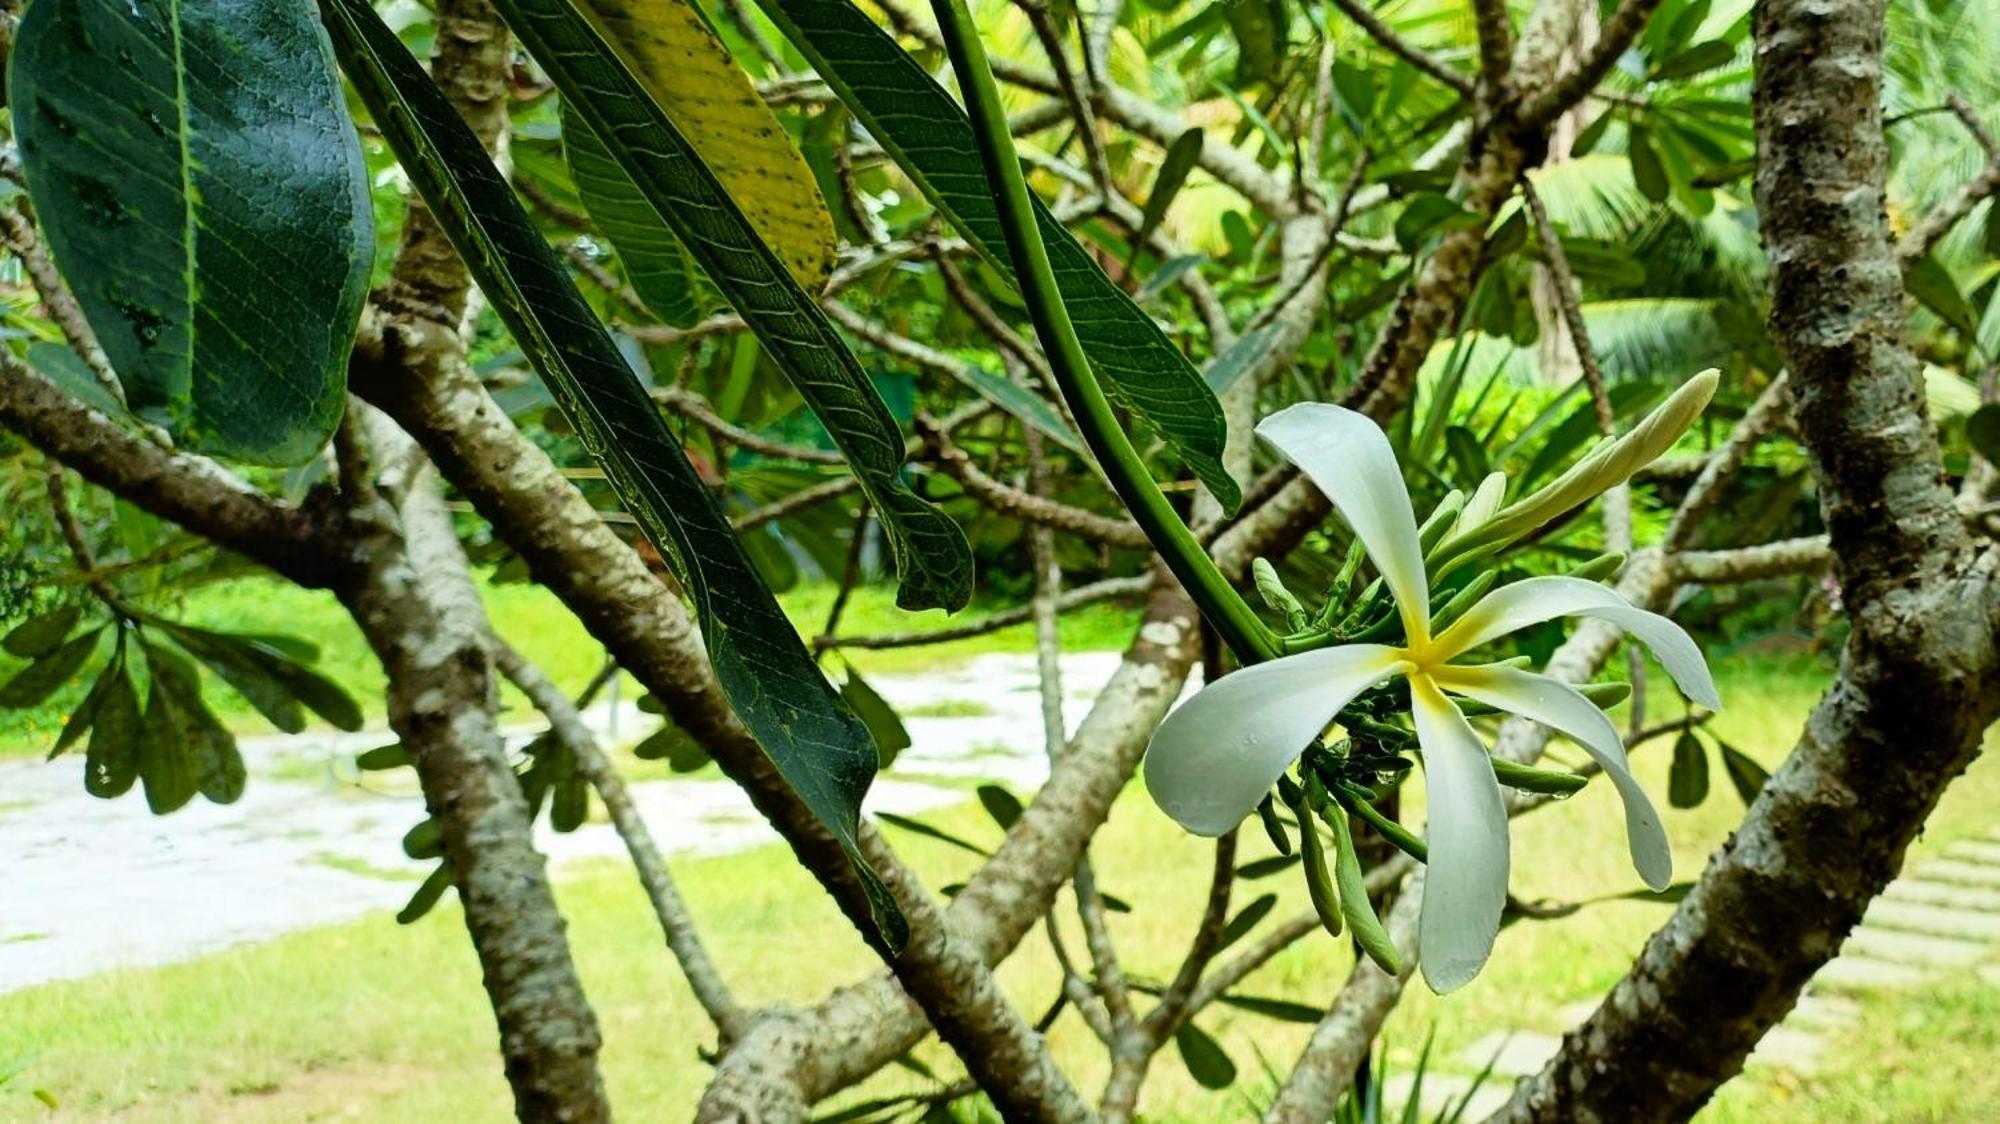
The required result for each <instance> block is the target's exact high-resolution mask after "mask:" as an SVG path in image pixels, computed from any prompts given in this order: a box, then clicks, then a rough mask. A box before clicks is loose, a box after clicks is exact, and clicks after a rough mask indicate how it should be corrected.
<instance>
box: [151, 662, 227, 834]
mask: <svg viewBox="0 0 2000 1124" xmlns="http://www.w3.org/2000/svg"><path fill="white" fill-rule="evenodd" d="M146 660H147V663H148V664H149V666H150V667H151V669H152V674H153V685H154V691H153V696H152V697H153V700H154V704H153V705H149V706H148V707H147V708H146V724H147V728H148V729H149V730H158V729H159V728H160V727H161V726H162V725H171V726H172V727H173V730H174V741H175V742H176V743H177V744H178V745H179V747H180V750H181V754H182V757H183V759H184V760H185V761H186V762H187V764H188V767H189V768H190V769H191V770H192V771H193V774H194V783H195V790H196V791H198V792H200V793H201V794H202V795H203V796H205V797H207V798H208V799H209V800H211V801H213V802H214V803H217V804H230V803H234V802H235V801H236V799H237V798H238V797H240V796H242V795H243V784H244V781H245V779H246V774H245V772H244V768H243V755H242V754H241V753H239V752H237V749H236V738H235V735H233V734H231V733H230V732H229V731H228V730H227V729H225V728H224V727H223V725H222V723H221V722H218V721H217V720H216V718H215V715H214V714H213V713H212V712H210V711H209V709H208V705H207V704H206V703H204V702H203V701H202V697H201V679H200V677H199V676H198V675H196V673H195V669H194V665H192V664H190V663H188V662H187V661H186V660H184V659H182V658H181V657H180V656H179V655H178V654H176V653H174V652H170V651H167V650H166V649H164V648H159V647H152V646H149V647H148V648H147V649H146ZM149 791H150V790H149Z"/></svg>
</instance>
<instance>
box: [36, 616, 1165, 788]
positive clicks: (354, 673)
mask: <svg viewBox="0 0 2000 1124" xmlns="http://www.w3.org/2000/svg"><path fill="white" fill-rule="evenodd" d="M482 591H483V593H484V595H485V599H486V608H487V612H488V614H489V615H490V616H491V617H492V620H493V624H494V627H495V628H497V629H498V630H499V631H500V634H501V635H503V636H505V637H507V639H508V640H509V641H511V642H512V643H513V644H514V645H515V646H516V647H518V648H519V649H520V650H521V651H522V652H523V653H524V654H525V655H527V657H528V658H529V659H531V660H534V661H535V662H536V663H538V664H540V665H541V667H542V668H543V670H545V671H547V672H548V673H549V674H550V675H551V676H553V677H554V679H555V681H556V682H557V683H559V684H561V685H562V686H563V687H564V688H565V689H567V690H570V691H572V692H574V691H578V690H581V689H582V688H583V686H584V684H585V683H587V682H589V680H590V677H591V676H592V675H593V674H595V673H596V672H597V670H598V668H599V667H600V666H601V665H602V663H603V659H604V649H603V648H601V647H599V646H598V645H597V643H596V642H595V641H593V640H592V639H591V638H590V636H589V634H587V633H586V632H584V630H583V626H582V625H580V624H578V623H577V621H576V618H575V617H573V616H571V615H570V613H569V611H568V610H567V609H565V608H564V607H563V605H562V603H561V602H560V601H558V600H557V599H556V597H555V595H554V594H551V593H550V592H548V591H547V590H545V589H543V588H541V587H540V586H536V585H526V584H520V583H508V584H495V583H490V582H489V583H486V584H484V585H483V586H482ZM833 594H834V591H833V587H832V586H830V585H826V584H823V583H822V584H809V585H802V586H799V587H798V588H796V589H794V590H792V591H791V592H789V593H787V594H785V595H784V596H783V598H782V602H783V604H784V608H785V611H786V613H787V614H788V615H790V617H791V618H792V621H793V623H794V624H796V625H797V626H798V628H799V631H800V633H801V634H802V635H807V636H812V635H817V634H818V633H819V631H820V629H821V628H822V627H823V626H824V625H825V623H826V616H827V611H828V610H829V609H830V608H831V607H832V604H833ZM989 611H991V610H990V609H989V608H988V607H986V606H982V605H975V606H973V607H972V608H970V609H968V610H967V611H966V612H965V613H962V614H960V616H959V617H956V618H947V617H946V616H945V615H944V614H943V613H938V612H927V613H905V612H903V611H901V610H899V609H897V608H896V604H895V591H894V590H893V589H892V588H890V587H888V586H864V587H862V588H859V589H857V590H855V591H854V595H853V596H852V597H851V598H850V599H849V601H848V605H847V608H846V610H845V611H844V612H843V614H842V617H841V621H842V623H841V632H842V634H843V635H845V634H856V633H867V634H876V633H901V632H914V631H930V630H934V629H938V628H943V627H946V626H948V625H953V624H956V623H958V621H959V620H960V619H965V620H977V619H978V618H979V617H980V616H981V615H983V614H984V613H986V612H989ZM179 616H180V619H184V620H186V621H187V622H188V623H189V624H194V625H199V626H201V627H204V628H211V629H216V630H219V631H224V632H275V633H281V634H289V635H294V636H298V637H300V638H302V639H306V640H310V641H311V642H313V643H314V644H316V645H318V646H319V649H320V659H319V664H318V667H319V669H320V670H321V671H323V672H325V673H326V674H327V675H329V676H331V677H332V678H333V679H334V680H335V681H337V682H339V683H340V684H341V685H342V686H344V687H346V688H347V690H348V692H349V693H350V694H352V695H353V696H354V697H355V699H357V700H358V701H359V702H360V703H361V705H362V708H363V709H364V710H365V711H366V712H367V713H368V714H369V715H370V716H371V717H372V719H373V721H374V722H376V723H377V724H379V723H380V722H381V721H382V714H383V702H382V688H383V677H382V667H381V665H380V664H379V663H377V662H376V660H375V656H374V653H372V652H370V651H369V650H368V645H367V643H366V642H365V641H364V640H362V638H361V632H360V630H359V629H357V628H356V627H355V625H354V621H353V620H352V619H351V618H349V617H348V615H347V614H346V612H344V611H343V610H342V609H341V607H340V605H339V604H338V603H337V602H336V601H335V600H334V598H333V595H332V594H330V593H327V592H324V591H320V590H308V589H301V588H299V587H298V586H295V585H292V584H290V583H287V582H282V581H278V580H276V579H273V578H246V579H243V580H241V581H234V582H223V583H217V584H214V585H209V586H203V587H201V588H199V589H196V590H193V591H191V592H190V593H189V594H188V597H187V601H186V606H185V609H184V610H183V612H182V613H181V614H180V615H179ZM1134 620H1136V613H1135V610H1134V609H1133V608H1131V607H1130V606H1126V605H1116V604H1104V603H1100V604H1097V605H1090V606H1086V607H1084V608H1082V609H1079V610H1077V611H1076V612H1074V613H1070V614H1067V615H1065V617H1064V619H1063V637H1064V643H1065V645H1066V646H1067V647H1068V648H1069V649H1070V650H1072V651H1080V650H1087V649H1089V650H1094V649H1102V648H1117V647H1122V646H1123V645H1124V643H1125V641H1126V639H1127V638H1128V637H1129V636H1130V635H1131V633H1132V627H1133V622H1134ZM106 650H107V651H108V649H106ZM1033 650H1034V630H1033V628H1032V626H1030V625H1027V624H1021V625H1017V626H1015V627H1012V628H1007V629H1003V630H1001V631H999V632H993V633H988V634H987V635H984V636H976V637H970V638H968V639H964V640H955V641H952V642H950V643H946V644H939V645H936V646H930V647H924V648H890V649H883V650H880V651H865V650H857V651H855V652H853V653H851V654H850V655H848V656H847V657H846V658H847V659H848V660H850V662H852V663H853V665H854V666H855V667H857V668H860V669H861V670H862V671H865V672H897V671H915V670H922V669H928V668H935V667H937V666H938V665H939V664H940V663H944V662H950V661H956V660H964V659H970V658H972V657H973V656H977V655H981V654H983V653H986V652H1029V651H1033ZM99 662H102V657H101V656H100V660H99ZM21 665H22V661H20V660H17V659H14V658H13V657H11V656H8V655H7V654H5V653H3V652H0V682H4V681H5V680H6V679H8V678H9V677H11V676H12V675H13V674H14V672H15V671H16V670H18V669H19V668H20V667H21ZM203 674H204V688H203V690H204V696H205V697H206V698H207V700H208V702H209V705H210V706H211V707H212V708H214V710H215V712H216V713H217V715H219V716H220V717H221V718H222V719H223V721H224V722H226V723H228V724H229V725H230V727H231V728H232V729H235V730H236V731H238V732H239V733H243V734H265V733H273V732H275V731H274V730H273V728H272V727H271V725H270V724H269V723H268V722H265V721H264V720H263V718H261V717H260V716H259V715H258V714H257V713H256V711H254V710H252V709H251V708H250V706H249V704H248V703H246V702H244V701H243V700H242V699H241V698H240V697H238V696H237V695H236V694H235V692H233V691H231V690H230V689H229V688H228V687H227V686H225V685H223V684H221V683H220V682H218V681H216V680H215V679H214V677H212V676H208V675H207V673H206V672H205V671H204V673H203ZM94 676H95V665H93V667H92V669H91V673H90V674H88V675H85V676H81V677H79V678H78V679H77V681H75V682H73V683H71V684H70V685H69V686H67V687H65V688H63V689H61V690H59V691H57V692H56V694H55V695H54V696H53V697H51V698H50V699H49V700H48V701H47V702H46V703H44V704H42V705H41V706H37V707H34V708H32V709H29V710H19V711H0V757H7V756H22V755H26V754H31V753H45V752H47V750H48V747H49V746H50V745H51V744H53V743H54V741H55V737H56V735H57V733H59V732H60V731H61V729H62V724H63V722H64V721H65V720H66V719H67V718H68V716H69V712H70V711H71V710H72V709H73V708H74V707H75V706H76V704H77V703H78V702H79V701H81V700H82V698H83V696H84V694H85V692H86V691H87V690H88V689H89V685H90V683H91V682H92V680H93V679H94ZM503 703H504V704H505V705H506V706H507V707H508V708H509V709H510V710H513V711H517V712H518V711H519V710H521V709H522V708H523V707H524V706H525V700H523V699H521V698H520V697H519V696H518V695H516V694H515V693H514V692H513V689H512V688H511V687H509V688H507V689H506V691H505V693H504V695H503Z"/></svg>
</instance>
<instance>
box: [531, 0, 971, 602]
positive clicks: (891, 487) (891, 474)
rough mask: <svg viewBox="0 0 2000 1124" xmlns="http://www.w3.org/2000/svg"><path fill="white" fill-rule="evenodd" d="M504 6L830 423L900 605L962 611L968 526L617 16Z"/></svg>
mask: <svg viewBox="0 0 2000 1124" xmlns="http://www.w3.org/2000/svg"><path fill="white" fill-rule="evenodd" d="M594 2H596V3H602V4H608V3H609V0H594ZM496 7H497V8H498V9H499V10H500V13H501V14H502V15H503V16H505V17H506V18H507V22H508V23H509V24H510V25H511V26H512V27H513V29H514V33H515V35H516V36H517V37H518V38H519V39H520V40H521V42H522V43H523V45H525V46H526V47H528V49H529V51H530V53H532V54H533V55H534V56H535V58H536V60H537V61H539V62H540V63H541V64H542V66H543V67H544V68H545V69H546V70H547V71H548V74H549V77H550V78H551V79H552V80H553V81H554V82H555V84H556V87H557V88H558V89H559V90H560V91H561V92H562V94H563V97H564V99H565V100H566V102H567V104H568V105H569V106H570V108H572V109H574V110H575V111H576V114H577V116H578V117H579V118H580V119H582V120H584V121H586V122H588V123H589V125H590V127H591V130H592V131H593V132H595V133H596V134H597V136H598V138H599V139H600V140H602V141H604V144H605V148H606V149H607V150H608V151H609V152H610V153H611V155H612V156H613V157H614V158H616V160H617V162H618V164H619V166H620V167H622V168H623V169H624V170H625V172H626V174H627V175H629V176H630V177H631V178H632V181H633V182H634V183H635V184H637V185H638V189H639V193H640V194H641V195H642V196H644V197H645V199H646V201H647V202H648V203H650V204H651V205H652V207H653V210H654V211H655V212H656V213H657V214H658V216H659V218H660V219H661V220H662V221H664V222H666V223H667V224H668V225H670V226H671V227H672V228H673V230H674V232H675V234H677V235H678V236H679V238H680V242H681V245H682V246H684V247H686V249H687V251H688V253H689V254H690V255H691V256H692V257H693V258H694V260H695V261H696V262H698V263H700V265H701V267H702V271H703V272H704V273H705V274H707V276H708V278H709V280H710V281H712V282H713V283H714V284H715V286H716V288H718V289H719V290H721V292H722V294H723V296H724V297H725V298H727V299H728V301H729V302H730V304H731V305H733V306H735V308H736V311H737V312H738V313H739V314H741V315H742V317H743V319H744V321H745V323H747V324H748V325H749V327H750V329H751V331H752V332H753V333H754V334H755V336H756V339H757V342H758V343H759V344H760V345H762V347H763V350H764V351H765V353H766V354H768V355H769V356H770V357H771V359H772V361H773V362H774V363H775V364H776V365H777V367H778V368H779V370H781V371H783V372H784V374H785V377H786V378H788V379H790V380H791V382H792V385H793V386H794V387H795V388H797V390H798V391H799V393H800V395H801V396H803V397H804V398H805V400H806V404H807V405H809V406H810V407H811V408H812V410H813V413H815V414H817V415H818V416H819V419H820V421H821V422H822V423H824V424H825V426H826V428H827V431H828V432H829V433H830V434H832V436H833V439H834V442H835V444H837V445H839V446H840V451H841V453H842V454H843V455H844V456H845V457H846V458H847V462H848V466H849V467H850V468H851V469H852V470H853V472H854V475H855V478H856V480H858V481H859V482H860V484H861V489H862V492H863V493H864V494H866V495H867V497H868V500H869V503H870V505H871V506H872V507H873V508H874V510H875V513H876V515H877V517H878V518H879V519H880V521H881V526H882V529H883V532H884V534H885V535H886V537H887V538H888V540H889V547H890V552H891V553H892V554H893V555H894V556H895V559H896V570H897V574H898V576H899V579H900V588H899V589H898V591H897V604H898V605H900V606H901V607H903V608H905V609H932V608H943V609H949V610H957V609H960V608H963V607H964V606H965V603H966V602H967V600H968V599H970V597H971V596H972V554H971V550H970V548H969V547H968V546H967V545H966V541H965V534H964V532H962V531H960V530H959V528H958V525H957V524H956V523H954V522H952V521H951V519H950V518H949V517H948V516H946V515H945V514H944V513H943V512H942V511H939V510H938V509H937V508H936V507H933V506H932V505H931V504H929V503H927V502H926V501H924V500H923V499H921V498H920V497H918V495H917V494H916V492H915V491H913V490H912V489H911V488H910V485H909V483H908V482H907V481H906V480H905V479H904V478H903V476H902V472H903V434H902V432H901V430H900V429H898V428H897V425H896V420H895V418H893V417H891V416H890V414H889V408H888V407H887V406H885V405H883V403H882V397H881V395H880V394H878V393H876V390H875V386H874V384H873V383H872V382H871V381H870V380H869V378H868V375H867V373H866V372H864V371H863V370H862V369H861V365H860V364H859V363H858V362H856V361H855V358H854V355H853V353H851V352H850V351H848V350H847V346H846V345H845V344H844V343H843V342H842V341H841V339H840V336H839V335H838V334H837V333H836V332H835V331H834V329H833V326H832V324H830V323H828V321H827V318H826V313H825V311H824V310H822V309H821V308H820V306H819V304H818V303H817V301H815V300H814V299H813V297H812V296H810V295H808V294H807V293H806V292H805V291H803V290H802V289H800V288H799V286H798V285H797V284H795V283H794V282H793V279H792V277H791V276H790V275H789V274H788V273H787V272H786V268H785V265H784V263H783V262H781V261H780V260H779V258H778V257H777V255H776V253H775V252H774V251H773V250H772V248H771V247H769V246H767V245H765V244H764V242H763V241H762V240H761V239H760V237H759V235H758V233H757V231H756V230H755V229H754V227H753V226H752V224H751V223H750V222H749V221H748V220H747V219H746V218H745V217H744V215H743V213H742V211H741V210H739V209H738V207H737V205H736V202H735V201H734V200H732V199H731V198H730V196H729V194H728V192H727V191H726V190H725V189H724V186H723V184H722V182H721V181H720V180H718V178H717V176H716V173H715V172H714V171H713V170H711V169H710V168H709V167H708V166H707V165H706V164H704V163H703V161H702V159H701V157H700V155H699V154H698V153H697V150H696V148H695V146H694V145H693V144H692V143H691V142H690V141H689V139H688V138H687V136H686V135H685V134H683V133H682V132H681V131H680V129H679V128H678V127H677V126H676V125H675V124H674V122H673V121H672V120H671V119H670V118H669V117H668V115H667V114H666V113H665V112H664V111H662V109H661V108H660V106H659V105H657V104H656V103H655V102H654V101H653V100H652V99H651V98H650V97H649V96H648V91H647V89H646V88H645V86H644V85H643V84H642V83H641V82H640V81H639V79H638V78H637V77H635V75H634V74H633V73H632V71H630V70H628V69H627V68H626V66H625V65H624V64H623V63H622V62H621V61H620V57H619V56H618V55H617V54H616V53H615V52H614V51H613V49H612V47H611V46H610V45H609V43H608V42H607V38H606V35H607V33H606V31H605V25H601V24H600V25H593V24H592V23H591V22H590V21H589V20H587V19H586V18H585V17H584V16H583V15H581V14H580V13H579V11H578V9H576V8H574V7H572V6H571V4H570V3H569V2H568V0H500V3H498V4H497V5H496ZM601 14H602V13H601V11H600V15H601ZM615 26H623V25H615ZM631 34H632V35H635V36H636V35H641V34H643V33H642V32H640V31H639V30H637V29H636V28H633V29H632V30H631Z"/></svg>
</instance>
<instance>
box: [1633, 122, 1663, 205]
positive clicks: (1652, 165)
mask: <svg viewBox="0 0 2000 1124" xmlns="http://www.w3.org/2000/svg"><path fill="white" fill-rule="evenodd" d="M1627 138H1628V141H1627V143H1628V145H1629V147H1630V148H1631V152H1630V153H1629V155H1630V157H1631V160H1632V185H1633V186H1634V187H1637V188H1638V189H1639V194H1641V195H1643V196H1645V197H1646V198H1647V199H1649V200H1651V201H1653V202H1655V203H1664V202H1666V201H1667V191H1668V184H1667V169H1666V166H1665V165H1664V164H1661V163H1660V153H1659V150H1658V149H1656V148H1654V147H1653V134H1652V132H1651V131H1650V130H1648V129H1647V128H1646V127H1645V126H1643V125H1634V126H1632V128H1631V130H1630V131H1629V132H1628V133H1627Z"/></svg>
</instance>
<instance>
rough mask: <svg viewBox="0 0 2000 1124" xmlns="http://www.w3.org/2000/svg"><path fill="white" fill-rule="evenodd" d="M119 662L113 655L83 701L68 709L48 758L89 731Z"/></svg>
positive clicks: (108, 690)
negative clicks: (113, 670)
mask: <svg viewBox="0 0 2000 1124" xmlns="http://www.w3.org/2000/svg"><path fill="white" fill-rule="evenodd" d="M119 662H120V657H117V656H114V657H113V658H112V661H111V664H110V665H109V666H107V667H106V668H105V669H104V671H102V672H100V673H98V676H97V682H95V683H92V684H91V685H90V693H89V694H87V695H85V696H83V701H82V702H80V703H78V704H76V709H75V710H72V711H70V714H69V718H68V719H67V720H66V721H64V722H63V728H62V733H60V734H58V735H56V744H55V746H54V747H53V748H51V749H50V750H49V760H51V761H53V760H55V759H56V758H57V757H59V756H61V755H62V753H63V751H64V750H67V749H68V748H69V747H71V746H73V745H75V744H76V743H77V742H78V741H79V740H81V739H82V737H83V735H84V734H86V733H88V732H89V731H90V727H91V725H92V724H94V723H95V722H96V721H97V712H98V710H99V708H101V707H102V706H103V705H104V696H106V695H108V694H110V693H111V685H112V682H113V679H112V675H111V670H112V668H113V667H116V666H117V665H118V663H119Z"/></svg>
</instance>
